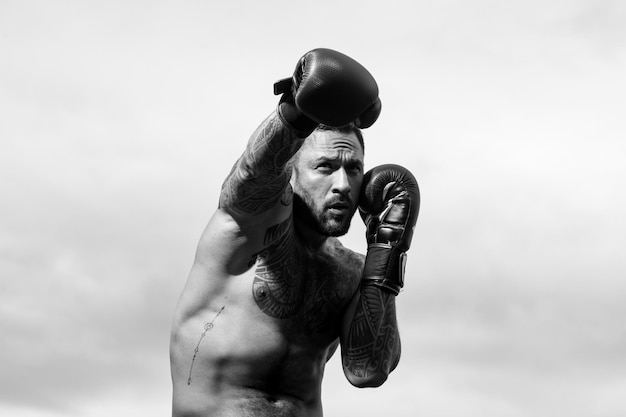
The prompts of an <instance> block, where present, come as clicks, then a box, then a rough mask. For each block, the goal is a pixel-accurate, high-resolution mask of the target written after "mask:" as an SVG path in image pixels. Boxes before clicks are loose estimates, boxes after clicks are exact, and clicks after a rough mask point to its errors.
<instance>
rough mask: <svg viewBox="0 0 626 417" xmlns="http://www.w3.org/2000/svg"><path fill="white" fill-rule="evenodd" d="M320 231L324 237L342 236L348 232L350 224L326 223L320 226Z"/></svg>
mask: <svg viewBox="0 0 626 417" xmlns="http://www.w3.org/2000/svg"><path fill="white" fill-rule="evenodd" d="M322 230H323V232H324V234H325V235H326V236H331V237H339V236H343V235H345V234H346V233H348V230H350V222H349V221H348V222H326V223H324V224H323V225H322Z"/></svg>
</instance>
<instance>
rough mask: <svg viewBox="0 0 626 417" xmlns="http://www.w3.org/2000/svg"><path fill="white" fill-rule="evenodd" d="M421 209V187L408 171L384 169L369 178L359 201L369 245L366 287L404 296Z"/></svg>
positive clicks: (367, 174)
mask: <svg viewBox="0 0 626 417" xmlns="http://www.w3.org/2000/svg"><path fill="white" fill-rule="evenodd" d="M419 207H420V192H419V187H418V185H417V181H416V180H415V177H414V176H413V174H411V173H410V172H409V171H408V170H407V169H406V168H403V167H401V166H399V165H393V164H388V165H381V166H378V167H376V168H373V169H371V170H370V171H368V172H367V173H366V174H365V176H364V177H363V187H362V189H361V196H360V198H359V213H360V214H361V218H362V219H363V221H364V222H365V228H366V231H365V235H366V238H367V244H368V246H367V255H366V257H365V267H364V268H363V277H362V280H361V284H362V285H375V286H378V287H380V288H382V289H384V290H387V291H390V292H391V293H393V294H395V295H398V294H399V293H400V289H401V288H402V287H403V286H404V267H405V264H406V252H407V251H408V250H409V247H410V246H411V238H412V237H413V228H414V227H415V222H416V221H417V215H418V213H419Z"/></svg>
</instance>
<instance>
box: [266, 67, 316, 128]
mask: <svg viewBox="0 0 626 417" xmlns="http://www.w3.org/2000/svg"><path fill="white" fill-rule="evenodd" d="M291 85H292V83H291V79H290V78H286V79H284V80H280V81H278V82H277V83H276V84H274V94H282V97H281V98H280V101H279V103H278V107H277V108H276V113H278V117H280V120H281V121H282V122H283V124H284V125H286V126H289V127H290V128H291V129H293V130H295V131H296V133H297V134H298V136H299V137H301V138H305V137H307V136H309V135H310V134H311V133H312V132H313V131H314V130H315V129H316V128H317V126H318V125H319V123H317V122H316V121H314V120H311V119H310V118H308V117H307V116H305V115H304V114H302V112H300V110H298V108H297V107H296V103H295V101H294V98H293V94H292V92H291Z"/></svg>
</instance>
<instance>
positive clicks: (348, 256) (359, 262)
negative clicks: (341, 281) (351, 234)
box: [328, 238, 365, 275]
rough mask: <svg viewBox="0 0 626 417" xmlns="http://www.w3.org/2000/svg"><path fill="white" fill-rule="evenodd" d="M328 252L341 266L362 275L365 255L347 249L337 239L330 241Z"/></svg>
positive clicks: (330, 239)
mask: <svg viewBox="0 0 626 417" xmlns="http://www.w3.org/2000/svg"><path fill="white" fill-rule="evenodd" d="M328 251H329V253H331V256H332V257H333V258H334V259H336V260H337V261H338V262H339V263H340V265H342V266H345V267H346V268H347V269H350V270H354V271H355V272H357V273H358V274H359V275H360V274H361V271H362V270H363V266H364V265H365V255H363V254H362V253H358V252H355V251H353V250H352V249H349V248H347V247H345V246H344V245H343V244H342V243H341V241H339V239H337V238H329V239H328Z"/></svg>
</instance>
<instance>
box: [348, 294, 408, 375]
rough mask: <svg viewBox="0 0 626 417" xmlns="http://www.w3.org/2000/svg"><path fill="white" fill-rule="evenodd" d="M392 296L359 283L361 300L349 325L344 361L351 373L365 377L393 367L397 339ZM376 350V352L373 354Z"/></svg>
mask: <svg viewBox="0 0 626 417" xmlns="http://www.w3.org/2000/svg"><path fill="white" fill-rule="evenodd" d="M394 298H395V297H394V296H393V295H392V294H391V293H388V292H386V291H381V290H380V289H378V288H377V287H372V286H365V285H364V286H361V302H360V303H359V304H358V305H357V309H356V311H355V315H354V319H353V320H352V324H351V326H350V330H349V333H348V343H347V348H346V355H345V356H344V364H343V365H344V367H345V369H348V370H350V372H351V373H352V374H353V375H356V376H359V377H367V376H368V375H371V374H373V373H377V372H379V371H389V370H391V369H393V368H394V367H395V365H396V363H395V361H396V360H397V358H398V354H399V350H400V343H399V342H400V340H399V339H398V330H397V327H396V325H395V323H394V320H393V319H392V320H391V321H390V319H391V318H392V317H395V304H394V302H393V301H394ZM385 316H387V318H385ZM375 352H377V353H378V354H377V355H372V354H373V353H375ZM392 360H393V361H394V362H391V361H392Z"/></svg>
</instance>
